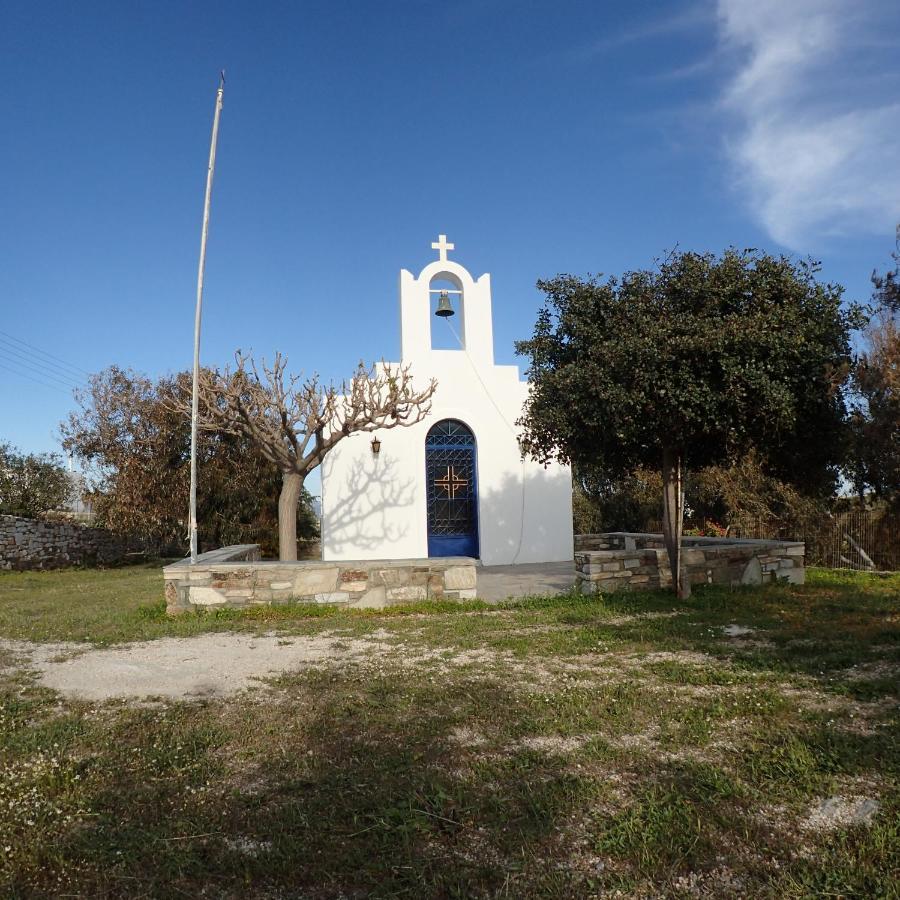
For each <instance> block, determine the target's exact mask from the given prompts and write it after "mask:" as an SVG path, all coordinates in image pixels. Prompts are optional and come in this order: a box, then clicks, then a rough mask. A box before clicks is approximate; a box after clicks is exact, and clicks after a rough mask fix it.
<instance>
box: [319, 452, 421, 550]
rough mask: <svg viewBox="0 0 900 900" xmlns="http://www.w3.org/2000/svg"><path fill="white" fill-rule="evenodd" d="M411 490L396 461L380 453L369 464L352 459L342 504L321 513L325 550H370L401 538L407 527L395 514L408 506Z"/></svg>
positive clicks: (412, 486) (413, 484) (411, 483)
mask: <svg viewBox="0 0 900 900" xmlns="http://www.w3.org/2000/svg"><path fill="white" fill-rule="evenodd" d="M333 479H334V476H330V479H329V480H333ZM415 487H416V479H415V478H414V477H412V476H409V477H405V478H404V477H403V473H402V472H401V469H400V465H399V463H398V461H397V460H396V459H395V458H393V457H391V456H389V455H386V454H384V453H383V452H382V455H381V456H379V457H378V458H375V459H373V460H371V461H368V460H365V459H363V458H360V457H357V458H356V459H354V460H353V463H352V465H351V468H350V472H349V474H348V475H347V476H346V481H345V482H344V484H343V485H342V486H341V488H342V490H341V494H342V496H343V500H342V501H341V503H340V505H337V506H335V507H333V508H332V507H331V505H330V504H329V505H328V508H327V509H326V510H325V517H324V521H323V527H322V534H323V537H325V538H326V541H327V545H328V548H329V550H330V551H332V552H335V553H338V554H340V553H342V552H343V551H344V549H345V548H346V547H347V546H351V547H354V548H359V547H361V548H363V549H365V550H374V549H375V548H377V547H383V546H384V545H385V544H389V543H394V542H395V541H400V540H402V539H403V538H405V537H406V536H407V535H408V534H409V526H408V525H407V524H406V523H404V522H401V521H400V517H399V511H400V510H401V509H406V508H408V507H409V506H410V504H412V502H413V498H414V496H415ZM326 503H327V497H326ZM423 527H424V523H423Z"/></svg>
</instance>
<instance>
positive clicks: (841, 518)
mask: <svg viewBox="0 0 900 900" xmlns="http://www.w3.org/2000/svg"><path fill="white" fill-rule="evenodd" d="M686 527H687V524H686ZM645 530H646V531H650V532H659V531H661V530H662V523H661V522H648V523H647V524H646V526H645ZM709 533H710V534H712V533H713V532H712V531H710V532H709ZM716 533H717V534H719V533H721V532H716ZM727 533H728V535H729V536H730V537H738V538H757V539H765V538H775V539H778V540H786V541H787V540H793V541H803V542H804V543H805V544H806V565H808V566H823V567H824V568H828V569H856V570H858V571H863V572H866V571H869V572H898V571H900V513H887V512H880V511H877V512H873V511H869V510H853V511H850V512H842V513H834V514H833V515H831V516H829V517H827V518H824V519H818V520H815V521H812V522H806V523H802V524H778V523H773V522H771V521H756V522H753V521H742V522H740V523H737V524H735V525H732V526H730V527H729V528H728V532H727Z"/></svg>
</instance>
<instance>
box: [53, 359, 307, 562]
mask: <svg viewBox="0 0 900 900" xmlns="http://www.w3.org/2000/svg"><path fill="white" fill-rule="evenodd" d="M190 383H191V376H190V373H188V372H182V373H179V374H178V375H175V376H173V377H164V378H160V379H158V380H156V381H154V380H153V379H150V378H147V377H146V376H144V375H140V374H138V373H135V372H132V371H127V370H124V369H120V368H118V367H116V366H111V367H110V368H108V369H105V370H104V371H102V372H100V373H98V374H96V375H94V376H92V377H91V379H90V383H89V387H88V388H87V390H85V391H83V392H82V393H80V394H79V395H78V397H77V399H78V403H79V409H78V410H76V411H75V412H73V413H72V414H71V415H70V416H69V419H68V421H67V422H65V423H63V425H62V433H63V446H64V447H65V448H66V449H67V450H68V451H69V452H71V453H73V454H74V455H75V456H77V457H78V458H79V459H80V460H81V461H82V462H83V463H84V464H85V465H86V467H87V470H88V473H89V476H90V483H91V486H92V488H93V495H92V500H93V504H94V513H95V520H96V521H97V523H98V524H100V525H102V526H105V527H108V528H110V529H113V530H116V531H121V532H125V533H133V534H140V535H143V536H145V537H147V538H149V539H151V540H153V541H154V542H155V543H157V544H158V545H159V546H160V547H161V548H163V549H165V548H172V549H176V548H178V549H180V548H183V547H186V545H187V512H188V494H189V488H190V443H191V434H190V417H189V415H187V414H186V413H185V412H184V410H183V409H182V408H181V406H180V404H181V400H182V397H183V396H184V394H185V393H187V394H188V395H189V394H190ZM198 467H199V483H198V498H197V499H198V521H199V523H200V531H201V534H200V537H201V540H202V543H203V546H205V547H215V546H221V545H223V544H234V543H247V542H252V543H259V544H261V545H262V549H263V552H264V553H266V554H267V555H270V554H272V553H274V552H275V550H276V549H277V546H278V497H279V493H280V491H281V474H280V472H279V471H278V469H277V468H276V467H275V466H274V465H273V464H272V463H271V462H269V460H267V459H266V458H265V457H264V456H263V455H262V454H261V453H260V452H259V451H258V450H257V449H256V447H255V446H254V445H253V444H252V443H251V442H250V441H249V440H247V439H246V438H242V437H240V436H236V435H227V434H212V433H207V432H203V433H201V435H200V439H199V443H198ZM296 515H297V526H296V527H297V536H298V537H299V538H300V539H301V540H308V539H310V538H313V537H315V536H316V535H317V531H318V525H317V521H316V517H315V515H314V513H313V511H312V498H311V496H310V495H309V493H307V492H305V491H304V492H303V493H302V494H301V496H300V502H299V504H298V507H297V513H296Z"/></svg>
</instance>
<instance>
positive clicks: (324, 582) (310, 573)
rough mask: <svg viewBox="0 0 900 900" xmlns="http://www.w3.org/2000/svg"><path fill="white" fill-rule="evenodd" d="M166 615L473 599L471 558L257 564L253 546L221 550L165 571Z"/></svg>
mask: <svg viewBox="0 0 900 900" xmlns="http://www.w3.org/2000/svg"><path fill="white" fill-rule="evenodd" d="M163 576H164V578H165V585H166V587H165V590H166V611H167V612H168V613H169V614H170V615H177V614H178V613H182V612H188V611H190V610H196V609H210V608H213V609H216V608H223V607H237V608H241V607H249V606H262V605H266V604H286V603H292V602H294V603H297V602H299V603H328V604H337V605H340V606H348V607H356V608H360V609H362V608H367V607H368V608H380V607H384V606H392V605H395V604H399V603H411V602H415V601H417V600H461V599H468V598H472V597H474V596H475V560H474V559H469V558H467V557H447V558H444V559H408V560H363V561H355V560H348V561H341V562H322V561H320V560H302V561H300V562H290V563H285V562H275V561H268V560H265V561H260V559H259V546H258V545H257V544H240V545H236V546H233V547H222V548H221V549H219V550H213V551H212V552H210V553H203V554H201V555H200V556H199V557H198V558H197V562H196V563H195V564H194V565H191V564H190V562H189V561H188V560H180V561H179V562H177V563H173V564H172V565H169V566H166V567H165V568H164V569H163Z"/></svg>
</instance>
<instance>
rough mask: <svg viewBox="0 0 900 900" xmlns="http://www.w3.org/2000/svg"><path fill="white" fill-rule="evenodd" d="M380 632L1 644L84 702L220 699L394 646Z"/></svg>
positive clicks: (50, 683)
mask: <svg viewBox="0 0 900 900" xmlns="http://www.w3.org/2000/svg"><path fill="white" fill-rule="evenodd" d="M385 636H386V635H384V634H381V633H376V634H374V635H372V636H370V637H368V638H366V639H359V638H353V639H348V638H347V637H346V636H339V635H335V634H332V633H324V634H317V635H291V636H279V635H275V634H266V635H249V634H234V633H223V634H203V635H198V636H196V637H189V638H161V639H159V640H154V641H145V642H143V643H136V644H128V645H126V646H121V647H113V648H105V649H94V648H90V647H85V645H84V644H75V643H70V644H65V643H62V644H60V643H57V644H34V643H29V642H27V641H0V651H5V652H6V654H9V655H10V656H11V657H12V658H13V659H14V661H15V662H14V665H16V666H18V667H25V668H31V669H34V670H36V671H37V672H38V673H39V681H40V683H41V684H42V685H44V686H45V687H48V688H53V689H54V690H57V691H59V692H60V693H62V694H64V695H66V696H67V697H72V698H76V699H80V700H111V699H115V698H139V697H167V698H171V699H187V698H191V697H216V696H219V697H220V696H225V695H228V694H233V693H235V692H237V691H240V690H243V689H245V688H247V687H249V686H251V685H252V684H253V683H254V681H256V680H258V679H261V678H268V677H272V676H276V675H279V674H281V673H283V672H289V671H297V670H300V669H303V668H305V667H309V666H322V665H336V664H341V663H345V662H349V661H355V660H359V659H363V658H371V657H372V656H373V655H376V654H378V653H388V652H390V651H391V650H392V649H393V648H392V646H391V645H389V644H387V643H385V642H384V640H383V638H384V637H385Z"/></svg>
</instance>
